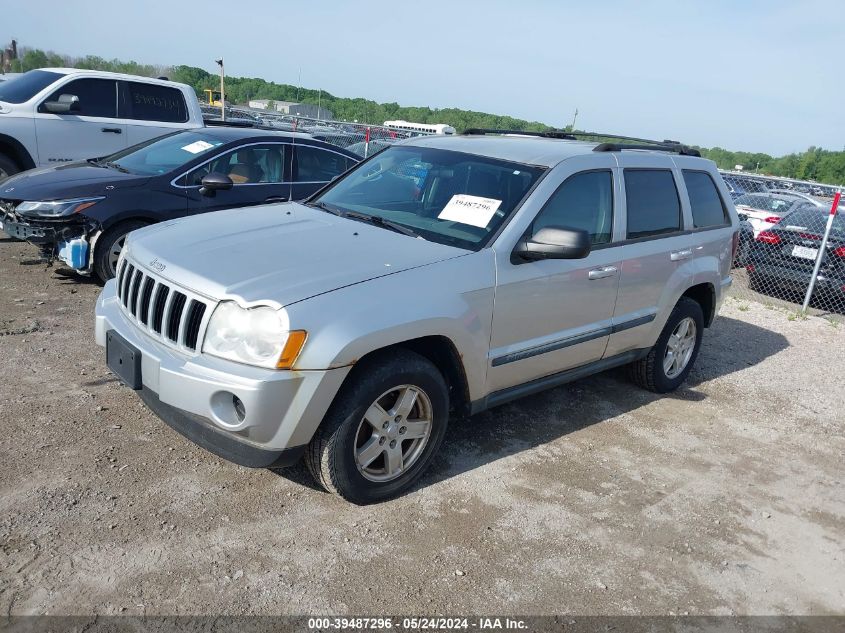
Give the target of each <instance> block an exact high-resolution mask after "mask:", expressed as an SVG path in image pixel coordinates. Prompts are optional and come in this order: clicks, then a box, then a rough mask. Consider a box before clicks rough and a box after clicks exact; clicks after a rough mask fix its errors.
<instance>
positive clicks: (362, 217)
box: [305, 200, 421, 237]
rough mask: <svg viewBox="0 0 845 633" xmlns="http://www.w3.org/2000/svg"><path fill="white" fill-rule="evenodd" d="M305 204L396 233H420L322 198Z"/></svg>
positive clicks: (411, 234)
mask: <svg viewBox="0 0 845 633" xmlns="http://www.w3.org/2000/svg"><path fill="white" fill-rule="evenodd" d="M305 204H306V206H309V207H314V208H315V209H320V210H322V211H326V212H327V213H331V214H332V215H338V216H340V217H342V218H351V219H353V220H359V221H361V222H369V223H370V224H374V225H375V226H380V227H381V228H384V229H388V230H390V231H395V232H396V233H401V234H402V235H407V236H409V237H421V235H420V234H419V233H417V232H416V231H414V230H413V229H412V228H410V227H407V226H405V225H404V224H399V223H398V222H393V221H392V220H385V219H384V218H383V217H381V216H379V215H370V214H369V213H361V212H360V211H344V210H343V209H339V208H338V207H335V206H332V205H330V204H326V203H325V202H323V201H322V200H318V201H316V202H306V203H305Z"/></svg>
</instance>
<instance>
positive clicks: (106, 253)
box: [94, 220, 147, 283]
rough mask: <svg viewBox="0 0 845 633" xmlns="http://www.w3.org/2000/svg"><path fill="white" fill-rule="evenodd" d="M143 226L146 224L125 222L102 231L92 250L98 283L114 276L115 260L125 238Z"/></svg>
mask: <svg viewBox="0 0 845 633" xmlns="http://www.w3.org/2000/svg"><path fill="white" fill-rule="evenodd" d="M144 226H147V223H146V222H141V221H140V220H127V221H126V222H121V223H120V224H115V225H114V226H113V227H111V228H110V229H108V230H107V231H103V233H102V235H100V237H99V239H98V240H97V246H96V248H95V249H94V274H95V275H97V277H99V278H100V281H102V282H104V283H105V282H106V281H108V280H109V279H111V278H112V277H114V276H115V273H116V272H117V270H116V269H117V259H118V258H119V257H120V252H121V251H122V250H123V244H124V243H125V242H126V236H127V235H129V233H130V232H132V231H134V230H135V229H140V228H141V227H144Z"/></svg>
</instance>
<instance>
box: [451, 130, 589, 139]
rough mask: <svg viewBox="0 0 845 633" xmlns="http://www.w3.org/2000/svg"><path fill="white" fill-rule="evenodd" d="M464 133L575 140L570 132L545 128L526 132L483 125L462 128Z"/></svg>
mask: <svg viewBox="0 0 845 633" xmlns="http://www.w3.org/2000/svg"><path fill="white" fill-rule="evenodd" d="M464 134H466V135H470V136H483V135H485V134H514V135H516V136H537V137H539V138H562V139H566V140H568V141H575V140H577V139H576V138H575V137H574V136H573V135H572V134H571V133H569V132H566V131H564V130H546V131H545V132H526V131H525V130H494V129H488V128H483V127H471V128H469V129H467V130H464Z"/></svg>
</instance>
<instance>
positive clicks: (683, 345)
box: [631, 297, 704, 393]
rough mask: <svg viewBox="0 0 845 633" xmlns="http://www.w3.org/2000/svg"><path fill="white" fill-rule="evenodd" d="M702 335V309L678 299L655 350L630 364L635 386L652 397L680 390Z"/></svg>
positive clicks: (688, 301)
mask: <svg viewBox="0 0 845 633" xmlns="http://www.w3.org/2000/svg"><path fill="white" fill-rule="evenodd" d="M703 332H704V313H703V312H702V310H701V306H700V305H699V303H698V302H697V301H693V300H692V299H690V298H689V297H681V299H680V300H679V301H678V303H677V304H676V305H675V309H674V310H672V314H670V315H669V319H668V321H666V325H665V327H664V328H663V331H662V332H661V333H660V337H659V338H658V339H657V342H656V343H655V344H654V347H652V348H651V350H650V351H649V353H648V354H647V355H646V356H645V358H641V359H640V360H638V361H634V362H633V363H631V377H632V378H633V380H634V382H636V383H637V384H638V385H639V386H640V387H642V388H643V389H648V390H649V391H654V392H655V393H666V392H668V391H674V390H675V389H677V388H678V387H680V385H681V383H682V382H684V380H686V378H687V375H688V374H689V372H690V370H691V369H692V366H693V363H694V362H695V359H696V357H697V356H698V350H699V348H700V347H701V337H702V334H703Z"/></svg>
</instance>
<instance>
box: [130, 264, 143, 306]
mask: <svg viewBox="0 0 845 633" xmlns="http://www.w3.org/2000/svg"><path fill="white" fill-rule="evenodd" d="M143 277H144V273H142V272H141V271H140V270H139V269H137V268H136V269H135V275H134V276H133V277H132V281H131V282H130V284H131V285H130V287H129V312H130V313H131V314H132V316H135V314H136V313H137V311H138V288H140V287H141V279H143Z"/></svg>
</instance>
